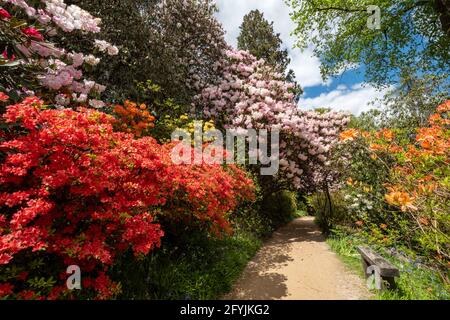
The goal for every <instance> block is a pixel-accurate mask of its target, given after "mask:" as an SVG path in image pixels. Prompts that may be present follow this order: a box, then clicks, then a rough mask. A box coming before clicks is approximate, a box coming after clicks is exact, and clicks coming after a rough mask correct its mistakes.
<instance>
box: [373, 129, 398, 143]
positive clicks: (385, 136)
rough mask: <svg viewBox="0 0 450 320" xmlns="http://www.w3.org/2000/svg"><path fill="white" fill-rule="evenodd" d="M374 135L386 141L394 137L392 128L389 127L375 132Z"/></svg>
mask: <svg viewBox="0 0 450 320" xmlns="http://www.w3.org/2000/svg"><path fill="white" fill-rule="evenodd" d="M375 137H377V138H378V139H380V138H383V139H385V140H387V141H391V140H392V139H394V132H392V130H390V129H383V130H381V131H379V132H377V133H375Z"/></svg>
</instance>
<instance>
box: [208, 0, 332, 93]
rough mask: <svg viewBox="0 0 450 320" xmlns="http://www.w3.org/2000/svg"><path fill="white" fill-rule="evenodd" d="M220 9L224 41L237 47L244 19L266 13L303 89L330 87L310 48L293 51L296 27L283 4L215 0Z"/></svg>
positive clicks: (277, 0) (265, 0)
mask: <svg viewBox="0 0 450 320" xmlns="http://www.w3.org/2000/svg"><path fill="white" fill-rule="evenodd" d="M216 3H217V5H218V7H219V12H218V13H217V18H218V20H219V21H220V22H221V23H222V24H223V26H224V29H225V31H226V35H225V39H226V40H227V42H228V43H229V44H230V45H232V46H234V47H236V46H237V37H238V36H239V32H240V30H239V26H240V25H241V23H242V20H243V18H244V15H246V14H247V13H248V12H250V11H251V10H254V9H258V10H260V11H261V12H263V13H264V17H265V18H266V19H267V20H269V21H273V22H274V29H275V32H277V33H280V36H281V39H282V40H283V44H284V45H285V46H286V48H287V49H288V51H289V56H290V58H291V64H290V65H289V68H291V69H292V70H294V71H295V75H296V77H297V81H298V82H299V84H300V85H301V86H302V87H303V88H307V87H313V86H317V85H329V84H330V83H331V80H327V81H326V82H324V81H323V80H322V76H321V75H320V69H319V67H320V61H319V59H318V58H317V57H315V56H313V48H312V47H311V48H307V49H306V50H305V51H304V52H301V50H300V49H298V48H293V47H294V44H295V41H296V39H295V36H291V35H290V33H291V32H292V31H293V30H294V29H295V24H294V22H292V20H291V19H290V16H289V12H290V8H289V7H288V6H287V5H286V4H285V3H284V1H283V0H216Z"/></svg>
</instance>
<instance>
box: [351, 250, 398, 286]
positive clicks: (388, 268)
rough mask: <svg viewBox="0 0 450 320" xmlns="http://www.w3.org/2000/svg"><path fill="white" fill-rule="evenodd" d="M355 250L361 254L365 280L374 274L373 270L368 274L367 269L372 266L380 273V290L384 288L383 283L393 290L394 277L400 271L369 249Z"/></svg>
mask: <svg viewBox="0 0 450 320" xmlns="http://www.w3.org/2000/svg"><path fill="white" fill-rule="evenodd" d="M356 249H357V250H358V252H359V253H360V254H361V262H362V266H363V270H364V274H365V275H366V278H368V277H369V276H371V275H372V274H373V272H375V270H372V272H368V268H369V267H370V266H373V269H377V271H378V272H379V273H380V276H381V279H382V280H384V281H382V287H381V288H380V289H382V288H386V287H385V285H384V282H385V281H386V282H387V283H388V288H391V289H392V288H395V277H399V276H400V271H399V270H398V269H397V268H396V267H395V266H393V265H392V264H391V263H390V262H388V261H387V260H386V259H384V258H383V257H382V256H380V255H379V254H378V253H376V252H375V251H373V250H372V249H371V248H369V247H356ZM369 271H370V270H369Z"/></svg>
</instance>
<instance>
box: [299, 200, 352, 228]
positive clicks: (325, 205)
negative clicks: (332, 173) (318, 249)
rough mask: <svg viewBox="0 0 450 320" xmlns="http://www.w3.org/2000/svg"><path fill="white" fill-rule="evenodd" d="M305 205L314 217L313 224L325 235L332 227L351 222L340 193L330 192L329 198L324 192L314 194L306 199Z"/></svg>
mask: <svg viewBox="0 0 450 320" xmlns="http://www.w3.org/2000/svg"><path fill="white" fill-rule="evenodd" d="M330 199H331V202H330ZM307 204H308V206H309V207H310V208H311V211H312V212H313V214H314V216H315V222H316V223H317V225H318V226H319V227H320V228H321V229H322V230H323V231H324V232H326V233H328V232H329V231H330V229H331V228H332V227H333V226H336V225H348V224H350V223H351V222H352V218H351V216H350V215H349V214H348V209H347V206H346V204H345V200H344V195H343V194H342V193H341V192H337V191H336V192H331V193H330V198H328V197H327V195H326V193H325V192H316V193H314V194H312V195H310V196H308V197H307Z"/></svg>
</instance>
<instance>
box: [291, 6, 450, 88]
mask: <svg viewBox="0 0 450 320" xmlns="http://www.w3.org/2000/svg"><path fill="white" fill-rule="evenodd" d="M287 2H288V4H289V5H290V6H291V7H292V9H293V12H292V14H291V18H292V20H293V21H294V22H295V23H296V24H297V28H296V29H295V30H294V32H293V33H294V34H295V35H296V36H297V37H298V42H297V45H298V46H299V47H300V48H306V47H307V45H309V44H312V45H314V47H315V54H316V55H317V56H318V57H320V59H321V61H322V66H321V72H322V76H323V77H324V78H326V77H328V76H333V75H337V74H339V73H341V72H342V71H343V70H345V69H346V68H349V67H352V66H354V65H355V64H360V63H364V64H365V66H366V78H367V79H366V80H367V81H368V82H371V83H373V84H377V85H383V84H386V83H393V82H395V81H396V75H398V74H399V72H398V71H399V70H400V69H401V68H402V67H404V66H409V67H410V68H411V69H413V70H415V71H416V72H418V73H422V72H432V73H438V72H443V73H447V74H448V72H449V63H448V61H450V56H449V53H450V29H449V27H450V1H448V0H430V1H420V0H403V1H391V0H302V1H300V0H288V1H287ZM370 5H375V6H378V7H379V8H380V12H381V21H380V22H381V26H380V29H371V28H368V26H367V20H368V19H369V18H370V17H371V16H372V14H373V13H372V12H368V11H367V9H368V7H369V6H370Z"/></svg>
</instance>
